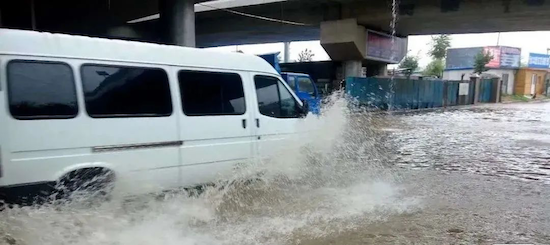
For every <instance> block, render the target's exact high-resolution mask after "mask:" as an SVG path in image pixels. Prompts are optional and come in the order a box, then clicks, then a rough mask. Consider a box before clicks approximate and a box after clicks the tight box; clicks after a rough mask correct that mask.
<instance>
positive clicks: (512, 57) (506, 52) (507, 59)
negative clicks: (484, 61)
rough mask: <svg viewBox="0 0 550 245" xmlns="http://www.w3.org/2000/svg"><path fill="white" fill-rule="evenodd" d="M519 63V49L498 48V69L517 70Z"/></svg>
mask: <svg viewBox="0 0 550 245" xmlns="http://www.w3.org/2000/svg"><path fill="white" fill-rule="evenodd" d="M520 62H521V49H520V48H513V47H500V67H502V68H518V67H519V66H520Z"/></svg>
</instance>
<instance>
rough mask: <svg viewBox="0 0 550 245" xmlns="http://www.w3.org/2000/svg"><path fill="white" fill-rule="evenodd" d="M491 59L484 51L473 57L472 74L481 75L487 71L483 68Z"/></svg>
mask: <svg viewBox="0 0 550 245" xmlns="http://www.w3.org/2000/svg"><path fill="white" fill-rule="evenodd" d="M492 59H493V56H492V55H491V54H490V53H488V52H485V51H481V52H479V53H478V54H476V56H475V57H474V73H477V74H479V75H481V73H483V72H484V71H488V70H489V69H488V68H487V67H485V66H486V65H487V64H489V62H490V61H491V60H492Z"/></svg>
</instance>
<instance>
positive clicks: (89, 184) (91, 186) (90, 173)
mask: <svg viewBox="0 0 550 245" xmlns="http://www.w3.org/2000/svg"><path fill="white" fill-rule="evenodd" d="M114 179H115V176H114V173H113V172H112V171H110V170H108V169H105V168H86V169H79V170H76V171H73V172H70V173H68V174H67V175H65V176H64V177H63V178H61V179H60V180H59V181H58V183H57V185H56V193H55V199H56V200H61V201H77V200H78V201H98V200H99V201H105V200H108V199H109V197H110V193H111V191H112V189H113V184H114Z"/></svg>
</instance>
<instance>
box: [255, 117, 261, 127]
mask: <svg viewBox="0 0 550 245" xmlns="http://www.w3.org/2000/svg"><path fill="white" fill-rule="evenodd" d="M256 127H257V128H259V127H260V119H258V118H256Z"/></svg>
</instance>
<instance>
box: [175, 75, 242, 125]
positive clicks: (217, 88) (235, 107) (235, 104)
mask: <svg viewBox="0 0 550 245" xmlns="http://www.w3.org/2000/svg"><path fill="white" fill-rule="evenodd" d="M178 80H179V84H180V92H181V102H182V105H183V112H184V113H185V115H188V116H209V115H242V114H244V113H245V112H246V105H245V99H244V90H243V83H242V80H241V76H239V74H236V73H221V72H203V71H180V72H179V73H178Z"/></svg>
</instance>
